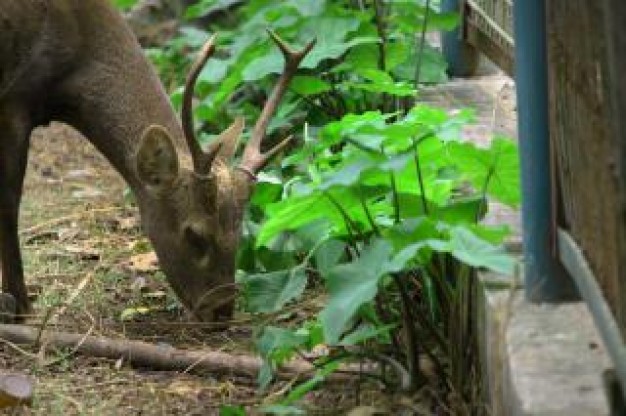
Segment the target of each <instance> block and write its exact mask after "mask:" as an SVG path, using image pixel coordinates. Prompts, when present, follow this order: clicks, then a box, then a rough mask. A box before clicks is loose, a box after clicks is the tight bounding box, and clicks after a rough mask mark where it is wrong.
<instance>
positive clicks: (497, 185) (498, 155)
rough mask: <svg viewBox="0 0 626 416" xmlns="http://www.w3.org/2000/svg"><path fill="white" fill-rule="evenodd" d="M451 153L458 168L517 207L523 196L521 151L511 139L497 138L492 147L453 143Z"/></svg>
mask: <svg viewBox="0 0 626 416" xmlns="http://www.w3.org/2000/svg"><path fill="white" fill-rule="evenodd" d="M449 154H450V157H451V159H452V161H453V162H454V163H455V164H456V166H457V168H458V169H459V170H460V171H461V172H462V174H463V175H465V176H466V177H467V178H468V179H469V180H470V181H471V183H472V184H473V185H474V187H475V188H476V189H477V190H482V189H484V188H485V185H487V188H486V190H487V194H488V195H489V196H491V197H493V198H495V199H497V200H499V201H501V202H503V203H505V204H507V205H510V206H513V207H516V206H517V205H518V204H519V202H520V199H521V196H520V172H519V154H518V150H517V146H516V144H515V143H514V142H513V141H512V140H508V139H504V138H496V139H494V140H493V142H492V143H491V147H490V148H486V149H485V148H479V147H477V146H476V145H474V144H473V143H450V144H449Z"/></svg>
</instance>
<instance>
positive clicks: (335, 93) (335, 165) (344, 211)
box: [151, 0, 520, 414]
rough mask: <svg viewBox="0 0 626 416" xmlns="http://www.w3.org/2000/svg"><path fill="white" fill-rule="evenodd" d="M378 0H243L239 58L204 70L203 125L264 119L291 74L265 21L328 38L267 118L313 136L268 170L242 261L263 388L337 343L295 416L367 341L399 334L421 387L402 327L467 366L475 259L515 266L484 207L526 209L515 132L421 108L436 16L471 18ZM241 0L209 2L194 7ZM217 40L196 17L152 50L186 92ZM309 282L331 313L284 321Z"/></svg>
mask: <svg viewBox="0 0 626 416" xmlns="http://www.w3.org/2000/svg"><path fill="white" fill-rule="evenodd" d="M353 3H354V4H361V6H360V7H357V6H354V5H353ZM372 3H374V2H349V1H337V2H331V1H323V0H319V1H309V0H285V1H281V2H273V1H269V0H250V1H248V2H245V3H244V4H243V5H242V6H240V7H238V8H236V9H234V10H230V13H231V15H234V16H235V19H234V20H235V21H236V22H237V24H236V25H235V26H234V27H227V26H221V27H220V26H219V24H218V25H216V26H215V27H212V28H211V29H212V30H213V29H215V30H218V31H219V37H218V42H219V44H220V46H222V47H223V48H221V49H222V50H227V51H228V53H227V54H226V53H223V52H222V53H219V54H218V56H217V57H215V58H214V59H212V60H211V61H210V62H209V64H208V65H207V67H206V68H205V69H204V70H203V71H202V73H201V75H200V78H199V85H198V88H197V93H198V94H197V95H198V97H199V103H198V105H197V106H196V109H195V116H196V119H197V120H199V122H200V123H199V124H198V125H199V126H200V127H201V128H202V130H207V131H213V132H214V131H218V130H219V129H222V128H224V127H226V126H227V125H228V124H230V122H231V120H232V119H233V118H234V117H235V116H238V115H243V116H245V117H246V118H247V119H250V120H251V119H254V118H256V117H257V116H258V114H259V112H260V108H261V107H262V104H263V103H264V101H265V100H266V97H267V96H268V94H269V91H270V88H271V85H272V84H273V81H274V79H275V78H276V75H277V74H278V73H280V72H281V71H282V58H281V56H280V54H279V52H278V51H277V49H276V48H275V47H274V46H273V45H272V44H271V42H270V40H269V37H268V36H267V34H266V32H265V30H266V29H267V28H271V29H272V30H275V31H276V32H277V33H279V34H280V36H281V37H283V38H285V39H287V40H288V41H289V42H290V43H292V44H293V45H302V44H305V43H306V42H308V41H309V40H310V39H312V38H313V37H315V38H317V45H316V46H315V48H314V49H313V50H312V52H311V54H310V55H308V56H307V58H306V59H305V60H304V62H303V64H302V69H301V71H300V72H299V74H298V76H297V77H296V78H295V79H294V80H293V83H292V84H291V86H290V89H289V91H288V94H287V96H286V97H285V100H284V101H283V103H282V105H281V107H280V108H279V110H278V114H277V115H276V117H275V118H274V119H273V121H272V123H271V125H270V128H269V136H270V137H269V140H268V141H270V142H271V141H272V140H274V139H275V138H279V137H284V135H286V134H288V133H292V132H295V133H296V136H298V137H301V138H302V140H300V142H299V143H298V145H297V146H296V147H294V148H293V149H291V150H290V152H289V155H288V156H285V157H284V158H283V159H282V160H281V161H280V163H277V164H274V165H273V166H270V167H269V168H268V169H267V170H266V171H265V172H264V173H263V174H261V175H259V182H258V184H257V188H256V191H255V194H254V195H253V197H252V199H251V203H250V207H249V212H248V215H247V217H246V220H245V223H244V236H243V239H242V243H241V249H240V253H239V268H240V270H241V272H242V273H241V275H242V277H241V279H240V283H241V285H242V288H243V290H242V293H243V301H244V302H243V304H244V305H245V308H246V309H247V310H248V312H250V313H252V314H253V315H254V316H256V317H258V318H259V320H260V322H261V324H260V327H259V330H258V337H257V343H256V346H257V350H258V352H259V354H260V355H261V357H262V358H263V362H264V365H263V368H262V370H261V372H260V374H259V384H260V386H261V387H262V388H265V387H267V386H268V385H269V383H271V381H272V378H273V373H274V371H275V370H276V368H277V366H279V365H280V364H281V363H283V362H285V361H286V360H289V359H291V358H292V357H294V356H295V355H296V354H297V353H299V352H302V351H312V350H314V349H318V348H320V347H323V348H325V349H329V350H330V352H329V353H328V354H327V355H326V356H322V357H320V358H319V359H317V360H316V361H315V365H316V367H317V372H316V374H315V375H314V376H313V378H312V379H311V380H309V381H307V382H305V383H303V384H301V385H299V386H296V387H294V388H293V389H292V390H291V391H290V392H288V393H287V394H286V396H285V397H284V399H283V400H282V401H281V402H280V403H276V404H274V405H271V406H267V407H265V408H263V409H262V411H264V412H266V413H272V414H297V412H298V410H297V409H296V408H295V407H294V406H295V405H296V404H297V401H298V400H299V399H300V398H301V397H302V396H303V395H304V394H306V392H308V391H310V390H311V389H314V388H316V387H317V386H318V385H319V384H320V383H322V382H323V381H324V380H325V378H326V377H327V376H328V375H329V374H331V373H332V372H333V371H336V369H337V368H338V366H339V365H340V364H341V363H342V362H344V361H346V360H350V359H351V358H354V355H355V353H354V351H361V348H362V347H367V348H366V350H367V351H370V350H371V351H374V350H375V349H376V348H379V347H382V348H383V349H384V350H385V351H389V350H390V348H392V347H393V348H398V345H400V346H401V347H402V348H403V349H402V350H401V351H397V350H396V351H395V355H394V360H396V361H397V362H400V363H402V365H403V366H404V367H405V368H406V371H407V373H409V374H410V377H411V379H412V383H414V382H415V380H417V379H419V374H418V373H419V368H417V366H416V365H415V363H413V362H412V360H411V358H410V357H415V356H417V351H413V350H412V349H411V348H414V347H412V346H411V342H410V341H407V340H406V339H404V337H402V336H401V335H400V334H401V333H402V334H415V333H417V332H419V333H420V334H427V335H428V336H430V337H432V340H430V341H424V342H423V348H428V349H429V355H431V356H432V357H438V356H442V355H443V356H445V355H446V354H448V355H449V357H445V358H444V359H448V358H449V359H450V360H451V361H453V362H454V360H456V359H458V357H457V358H455V357H453V356H452V355H453V350H454V348H452V347H451V346H450V347H449V346H448V345H445V341H447V342H448V343H450V345H455V343H456V339H455V338H454V337H455V336H457V334H461V335H463V334H464V333H463V331H461V330H460V329H459V328H461V327H462V326H461V324H460V323H459V322H460V321H461V319H462V318H461V317H462V316H463V314H462V312H461V311H462V308H463V304H462V303H463V299H464V295H463V293H464V290H465V289H464V287H465V285H466V284H467V283H468V282H469V281H470V280H471V273H470V268H486V269H490V270H494V271H497V272H501V273H512V272H513V268H514V262H513V259H512V258H511V257H510V256H509V255H508V254H506V253H505V252H504V250H503V248H502V246H501V243H502V241H503V238H504V237H505V236H506V235H507V230H506V228H505V227H487V226H485V225H482V224H481V223H480V220H481V219H482V218H483V217H484V215H485V213H486V210H487V206H488V205H487V199H488V198H489V199H490V200H498V201H501V202H502V203H505V204H508V205H510V206H512V207H516V206H517V205H518V204H519V201H520V194H519V165H518V155H517V148H516V146H515V144H514V143H513V142H512V141H510V140H508V139H505V138H496V139H495V140H494V141H493V142H492V144H491V145H490V146H489V147H478V146H476V145H474V144H472V143H468V142H463V141H461V140H460V137H461V134H460V129H461V127H462V126H464V125H466V124H467V123H470V122H472V120H473V113H472V111H470V110H463V111H459V112H456V113H451V112H448V111H445V110H442V109H437V108H433V107H430V106H426V105H420V104H417V105H416V104H415V97H416V96H417V90H418V88H419V87H420V85H419V83H416V79H415V78H416V74H417V73H419V81H420V83H434V82H441V81H445V79H446V77H445V64H444V63H443V59H442V57H441V55H440V54H439V53H438V52H437V51H436V50H435V49H434V48H432V47H430V46H429V45H427V44H426V46H425V48H424V49H423V50H420V49H419V48H418V45H419V44H420V42H419V40H418V41H417V42H416V41H415V39H416V38H417V37H418V36H416V34H419V33H421V27H422V25H427V28H428V29H429V30H441V29H450V28H453V27H454V26H455V25H456V24H457V20H458V19H457V16H456V15H451V14H441V13H438V12H437V11H436V10H434V9H432V10H427V9H426V8H425V6H424V2H422V1H419V0H393V1H391V0H389V1H381V2H380V3H381V4H383V6H384V10H383V11H382V12H381V10H378V11H377V10H376V8H375V7H373V6H372ZM232 4H233V1H229V0H201V1H199V2H198V3H197V4H195V5H194V6H191V7H190V8H188V10H187V14H186V16H187V17H188V18H189V19H193V18H198V17H202V16H205V15H207V14H209V13H213V12H214V11H215V10H219V9H225V8H227V7H230V6H231V5H232ZM427 16H428V17H427ZM231 21H232V20H231ZM207 36H208V33H207V32H205V31H204V30H201V29H197V28H192V27H186V28H184V29H183V30H182V31H181V33H180V36H178V37H177V38H176V39H174V40H172V41H171V42H170V43H169V45H168V47H167V48H164V49H158V50H153V51H151V57H152V58H153V60H154V62H155V63H156V65H157V67H158V68H159V70H160V71H161V75H162V76H163V77H164V78H165V79H166V80H168V83H169V85H171V86H173V87H172V88H170V90H171V91H173V93H172V99H173V102H174V103H175V104H176V105H178V104H179V100H180V91H181V89H180V88H179V87H178V86H179V85H181V84H182V82H183V78H184V75H183V74H184V71H183V68H186V67H188V65H189V59H190V57H189V54H188V53H186V52H187V51H188V50H189V48H193V49H197V48H198V47H199V46H200V45H201V44H202V43H203V41H204V40H205V39H206V38H207ZM418 65H419V66H420V67H419V70H418V68H416V67H417V66H418ZM416 84H417V85H416ZM301 125H304V130H303V132H302V134H300V133H301V132H300V131H299V128H296V126H301ZM205 138H206V139H210V137H209V135H208V134H205ZM307 287H308V288H311V289H313V290H314V291H316V292H317V293H319V292H322V293H324V295H323V299H324V301H323V303H322V304H321V305H318V307H317V309H316V314H315V315H313V316H310V317H309V319H307V320H306V321H305V322H295V323H294V322H290V321H289V320H288V319H287V320H286V321H287V322H290V323H289V324H283V325H282V326H277V325H276V324H275V322H274V319H273V318H274V317H277V316H281V317H282V318H283V320H282V321H281V322H285V318H287V317H288V316H289V313H288V312H289V310H290V308H291V309H293V308H294V306H295V305H296V302H299V301H301V299H302V297H303V294H304V293H306V292H305V291H306V289H307ZM417 316H421V317H423V318H422V320H419V319H416V317H417ZM461 335H459V337H460V336H461ZM408 337H409V338H411V335H409V336H408ZM442 340H444V341H442ZM346 347H351V348H349V349H347V348H346ZM461 349H462V348H461ZM462 350H463V349H462ZM439 367H441V368H443V366H441V365H440V366H439ZM453 370H454V363H453V365H452V370H450V372H451V373H452V372H454V371H453ZM454 388H455V389H456V390H457V391H462V388H461V387H460V386H458V385H455V386H454ZM228 414H238V413H228Z"/></svg>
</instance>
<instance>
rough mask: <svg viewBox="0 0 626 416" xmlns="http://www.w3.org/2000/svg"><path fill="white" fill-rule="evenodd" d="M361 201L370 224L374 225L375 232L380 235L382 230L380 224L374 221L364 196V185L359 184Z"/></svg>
mask: <svg viewBox="0 0 626 416" xmlns="http://www.w3.org/2000/svg"><path fill="white" fill-rule="evenodd" d="M359 201H361V207H363V211H364V212H365V216H366V217H367V221H368V222H369V223H370V226H371V227H372V231H374V234H376V235H377V236H379V237H380V230H379V229H378V226H377V225H376V223H375V222H374V217H372V213H371V212H370V210H369V208H368V207H367V201H365V197H364V196H363V185H361V184H359Z"/></svg>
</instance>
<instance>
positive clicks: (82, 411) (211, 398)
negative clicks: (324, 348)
mask: <svg viewBox="0 0 626 416" xmlns="http://www.w3.org/2000/svg"><path fill="white" fill-rule="evenodd" d="M20 234H21V241H22V248H23V256H24V262H25V269H26V274H27V283H28V285H29V291H30V292H31V293H32V294H33V296H36V298H35V306H36V310H35V316H33V317H32V318H31V319H30V320H29V323H30V324H32V325H35V326H38V327H42V326H43V325H45V327H46V329H58V330H63V331H71V332H76V333H81V334H85V333H87V332H90V333H91V334H92V335H105V336H108V337H111V338H116V339H119V338H124V339H132V340H144V341H148V342H152V343H155V344H167V345H172V346H176V347H178V348H190V349H203V348H204V349H206V348H211V349H213V350H221V351H229V352H234V353H237V352H239V353H246V352H249V351H251V339H252V330H253V329H252V325H251V324H250V322H249V320H248V319H247V317H246V316H245V315H239V316H236V317H235V319H236V320H237V321H238V323H237V324H236V325H233V326H232V327H231V328H230V329H228V330H222V331H215V330H213V331H211V330H209V329H207V328H203V327H201V326H199V325H197V324H193V323H191V321H190V320H189V319H188V317H187V316H186V315H185V312H184V311H183V310H182V309H181V308H180V307H179V305H178V303H177V302H176V300H175V298H174V296H173V294H172V293H171V291H170V290H169V288H168V286H167V284H166V283H165V280H164V276H163V275H162V274H161V273H160V272H159V271H158V269H157V268H156V267H155V265H154V263H153V262H152V261H151V257H150V255H149V254H147V255H146V253H149V252H150V246H149V243H148V242H147V240H146V238H145V237H144V236H143V235H142V233H141V230H140V228H139V222H138V215H137V211H136V209H135V208H134V207H133V205H132V203H131V201H130V200H129V196H128V195H126V193H125V185H124V182H123V181H122V180H121V178H120V177H119V176H118V175H117V173H115V171H114V170H113V169H112V168H111V167H110V166H109V165H108V163H107V162H106V160H105V159H104V158H103V157H102V156H101V155H100V154H99V153H97V151H95V150H94V149H93V147H92V146H91V145H90V144H89V143H88V142H87V141H86V140H85V139H83V138H82V137H81V136H80V135H79V134H78V133H76V132H75V131H74V130H72V129H70V128H69V127H67V126H63V125H60V124H53V125H52V126H50V127H49V128H45V129H38V130H37V131H36V132H35V133H34V134H33V137H32V144H31V153H30V159H29V169H28V174H27V179H26V183H25V190H24V198H23V203H22V209H21V224H20ZM123 317H124V319H122V318H123ZM0 344H1V345H0V368H4V369H7V370H9V371H10V370H14V371H21V372H25V373H27V374H29V375H31V376H32V377H33V378H34V380H35V381H36V387H35V396H34V400H33V404H32V406H31V407H30V408H23V409H15V410H13V411H8V414H19V415H22V414H23V415H42V414H46V415H50V416H53V415H213V414H218V413H219V410H218V409H219V406H220V405H221V404H240V405H245V406H249V407H250V408H253V407H255V406H256V405H257V404H259V403H261V401H262V400H263V398H264V397H267V395H262V394H260V393H259V392H258V391H257V388H256V385H255V381H254V380H249V379H236V378H234V377H228V376H221V377H216V376H214V375H211V374H191V373H190V372H188V371H180V372H171V371H170V372H165V371H154V370H151V369H132V368H130V367H129V366H128V365H127V363H125V362H123V361H120V360H108V359H101V358H93V357H87V356H81V355H78V354H74V353H73V352H72V351H71V350H69V351H68V350H62V351H59V350H56V349H54V348H53V347H51V346H47V345H45V343H44V345H43V346H42V345H37V346H20V347H18V346H15V345H10V344H9V343H6V342H3V340H0ZM282 387H284V385H282V384H277V385H275V386H273V387H272V391H273V392H277V391H280V389H281V388H282ZM380 390H381V388H380V386H378V385H371V386H366V385H360V386H359V387H358V388H357V383H356V382H355V384H350V383H347V384H345V385H343V386H342V387H341V389H339V388H338V387H337V386H334V387H332V388H328V389H326V390H323V391H320V392H316V393H312V394H309V396H308V397H307V400H306V402H307V403H308V405H309V406H310V411H309V412H308V414H345V413H346V411H347V409H351V408H353V407H354V406H355V405H356V404H357V400H360V403H361V404H371V403H374V404H377V405H380V403H382V402H385V401H387V399H389V400H391V399H390V398H387V397H385V396H381V393H380ZM357 391H358V392H359V393H358V399H357V394H356V392H357ZM269 397H272V392H270V394H269ZM274 397H276V395H274ZM403 400H404V399H403ZM394 401H395V399H394ZM412 401H413V400H411V402H412ZM410 407H411V406H409V407H408V408H407V409H410ZM408 414H421V412H412V411H410V412H409V413H408Z"/></svg>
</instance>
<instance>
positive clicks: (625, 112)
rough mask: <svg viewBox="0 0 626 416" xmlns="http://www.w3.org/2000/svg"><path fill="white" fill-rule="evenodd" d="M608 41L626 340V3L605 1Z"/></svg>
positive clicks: (620, 286) (619, 308)
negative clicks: (625, 71) (625, 74)
mask: <svg viewBox="0 0 626 416" xmlns="http://www.w3.org/2000/svg"><path fill="white" fill-rule="evenodd" d="M604 11H605V20H604V21H605V25H604V27H605V37H606V45H607V60H608V63H607V67H608V76H607V77H606V81H605V86H604V88H605V91H607V93H608V95H609V96H610V100H609V103H610V106H609V115H610V124H609V125H610V128H611V135H612V138H613V146H614V148H615V152H614V156H615V158H616V159H615V161H614V162H615V166H614V170H613V173H614V175H615V176H616V180H617V184H618V185H617V186H618V196H619V198H618V201H617V206H616V209H615V213H614V215H615V218H616V219H615V222H616V225H617V227H618V229H617V234H618V242H617V247H618V252H617V256H618V257H617V261H618V275H617V279H618V281H617V290H618V292H617V294H616V301H617V303H618V305H617V310H616V312H617V321H618V323H619V325H620V327H621V330H622V338H624V339H625V340H626V120H625V116H626V77H625V76H624V70H625V69H626V26H624V22H626V2H624V1H623V0H605V1H604Z"/></svg>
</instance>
